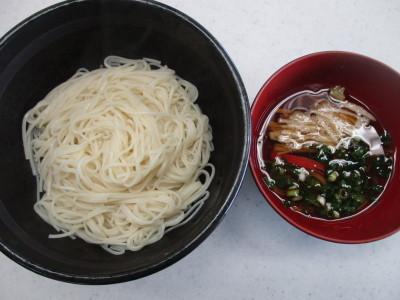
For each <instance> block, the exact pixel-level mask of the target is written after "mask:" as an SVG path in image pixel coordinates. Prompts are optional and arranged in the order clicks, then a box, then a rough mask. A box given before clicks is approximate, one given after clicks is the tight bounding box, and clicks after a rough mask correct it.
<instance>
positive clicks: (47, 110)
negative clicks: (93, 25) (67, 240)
mask: <svg viewBox="0 0 400 300" xmlns="http://www.w3.org/2000/svg"><path fill="white" fill-rule="evenodd" d="M197 96H198V91H197V88H196V87H195V86H194V85H193V84H191V83H190V82H187V81H185V80H183V79H182V78H180V77H178V76H177V75H176V74H175V72H174V70H172V69H169V68H168V67H166V66H162V65H161V63H160V62H159V61H156V60H152V59H139V60H130V59H125V58H122V57H116V56H109V57H107V58H106V59H105V61H104V67H103V68H100V69H97V70H93V71H91V72H89V71H88V70H85V69H79V70H78V72H77V73H76V74H75V75H74V76H73V77H72V78H70V79H69V80H67V81H66V82H64V83H63V84H61V85H59V86H58V87H56V88H55V89H53V90H52V91H51V92H50V93H49V94H48V95H47V96H46V97H45V98H44V99H43V100H42V101H40V102H39V103H38V104H37V105H36V106H35V107H33V108H32V109H31V110H29V111H28V112H27V113H26V115H25V117H24V121H23V126H22V131H23V142H24V147H25V155H26V157H27V159H29V160H30V162H31V166H32V170H33V173H34V175H36V176H37V179H38V192H39V194H38V201H37V202H36V203H35V205H34V209H35V211H36V213H37V214H38V215H39V216H40V217H41V218H42V219H43V220H45V221H46V222H47V223H49V224H50V225H51V226H53V227H54V228H55V229H56V230H57V231H58V232H59V233H58V234H52V235H50V237H53V238H61V237H65V236H70V237H72V238H75V237H79V238H81V239H83V240H85V241H86V242H89V243H93V244H99V245H101V246H102V247H103V248H104V249H105V250H107V251H109V252H111V253H113V254H122V253H124V252H125V251H126V250H131V251H136V250H140V249H141V248H143V247H144V246H146V245H149V244H152V243H154V242H156V241H158V240H159V239H161V238H162V237H163V235H164V234H165V233H166V232H168V231H170V230H172V229H173V228H176V227H178V226H181V225H183V224H185V223H186V222H188V221H189V220H190V219H191V218H192V217H193V216H194V215H196V213H197V212H198V211H199V209H200V208H201V207H202V205H203V204H204V202H205V201H206V199H207V198H208V196H209V192H208V187H209V185H210V182H211V180H212V178H213V176H214V166H213V165H212V164H209V163H208V160H209V158H210V152H211V151H212V150H213V144H212V131H211V127H210V125H209V122H208V118H207V116H206V115H204V114H203V113H202V112H201V110H200V108H199V106H198V105H197V103H196V100H197Z"/></svg>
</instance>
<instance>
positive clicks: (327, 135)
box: [268, 99, 375, 153]
mask: <svg viewBox="0 0 400 300" xmlns="http://www.w3.org/2000/svg"><path fill="white" fill-rule="evenodd" d="M278 114H279V117H278V119H277V121H272V122H270V124H269V126H268V131H269V138H270V139H271V140H274V141H277V142H279V143H281V144H275V149H274V150H275V152H277V153H283V152H291V151H299V150H301V151H307V150H309V147H310V146H313V145H319V144H325V145H329V146H333V147H335V146H337V145H338V144H339V142H340V141H341V140H342V139H344V138H346V137H350V136H352V134H353V132H354V131H355V130H356V129H357V128H360V127H361V126H366V125H368V124H369V123H370V122H371V121H375V118H374V116H372V115H371V114H370V113H369V112H367V111H366V110H365V109H364V108H362V107H360V106H358V105H356V104H353V103H350V102H348V101H328V100H326V99H323V100H319V101H317V102H315V104H314V105H313V106H312V107H311V108H310V109H309V110H307V111H304V110H289V109H279V110H278Z"/></svg>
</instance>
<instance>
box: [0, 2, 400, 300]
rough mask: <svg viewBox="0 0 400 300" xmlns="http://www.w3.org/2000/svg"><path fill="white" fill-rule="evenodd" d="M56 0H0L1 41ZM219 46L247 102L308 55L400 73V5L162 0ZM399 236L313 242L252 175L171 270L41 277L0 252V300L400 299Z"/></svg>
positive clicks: (377, 3) (382, 3) (384, 3)
mask: <svg viewBox="0 0 400 300" xmlns="http://www.w3.org/2000/svg"><path fill="white" fill-rule="evenodd" d="M55 2H56V1H54V0H23V1H22V0H19V1H17V0H0V35H3V34H4V33H5V32H6V31H7V30H9V29H10V28H11V27H12V26H14V25H15V24H16V23H17V22H19V21H21V20H22V19H24V18H26V17H28V16H29V15H30V14H32V13H34V12H35V11H37V10H39V9H42V8H44V7H45V6H47V5H50V4H53V3H55ZM163 2H165V3H167V4H169V5H171V6H173V7H175V8H178V9H180V10H181V11H183V12H185V13H187V14H189V15H190V16H192V17H193V18H194V19H196V20H197V21H199V22H200V23H201V24H203V25H204V26H205V27H206V28H207V29H208V30H210V32H211V33H212V34H213V35H214V36H215V37H216V38H217V39H218V40H219V41H220V42H221V43H222V45H223V46H224V47H225V49H226V50H227V52H228V53H229V55H230V56H231V57H232V59H233V61H234V62H235V63H236V66H237V68H238V70H239V72H240V73H241V75H242V78H243V80H244V83H245V85H246V88H247V92H248V95H249V99H250V101H252V100H253V98H254V96H255V95H256V93H257V91H258V89H259V88H260V86H261V85H262V84H263V82H264V81H265V80H266V78H267V77H268V76H270V75H271V74H272V73H273V72H274V71H275V70H277V69H278V68H279V67H280V66H282V65H283V64H285V63H287V62H289V61H291V60H292V59H294V58H296V57H299V56H301V55H304V54H307V53H311V52H315V51H321V50H350V51H355V52H359V53H363V54H366V55H368V56H371V57H374V58H377V59H378V60H381V61H383V62H385V63H387V64H389V65H391V66H392V67H393V68H395V69H397V70H400V1H399V0H391V1H390V0H387V1H381V0H379V1H377V0H364V1H362V0H359V1H356V0H354V1H345V0H342V1H338V0H337V1H332V0H330V1H328V0H324V1H318V0H314V1H311V0H303V1H299V0H269V1H268V0H265V1H262V0H247V1H240V0H214V1H212V0H208V1H207V0H186V1H185V0H165V1H163ZM399 279H400V233H399V234H397V235H394V236H391V237H389V238H387V239H385V240H382V241H378V242H374V243H370V244H365V245H339V244H333V243H329V242H325V241H321V240H318V239H316V238H313V237H310V236H308V235H306V234H304V233H303V232H301V231H299V230H297V229H295V228H294V227H292V226H291V225H289V224H288V223H286V222H285V221H284V220H283V219H281V218H280V217H279V216H278V215H277V214H276V213H275V212H274V211H273V210H272V208H271V207H270V206H269V205H268V204H266V203H265V201H264V199H263V198H262V197H261V195H260V194H259V192H258V190H257V188H256V186H255V184H254V182H253V179H252V177H251V176H250V174H249V172H248V173H247V175H246V177H245V180H244V183H243V186H242V189H241V192H240V193H239V196H238V197H237V199H236V201H235V203H234V205H233V206H232V208H231V209H230V210H229V212H228V214H227V216H226V217H225V219H224V220H223V222H222V223H221V224H220V225H219V227H218V228H217V229H216V230H215V231H214V232H213V233H212V234H211V236H210V237H209V238H208V239H207V240H206V241H205V242H203V243H202V244H201V245H200V246H199V247H198V248H196V249H195V250H194V251H193V252H192V253H191V254H189V255H188V256H186V257H185V258H184V259H182V260H180V261H179V262H177V263H176V264H174V265H173V266H171V267H169V268H167V269H165V270H163V271H161V272H158V273H156V274H154V275H151V276H149V277H146V278H143V279H140V280H136V281H132V282H128V283H123V284H115V285H111V286H79V285H72V284H67V283H61V282H57V281H54V280H51V279H47V278H44V277H41V276H39V275H36V274H34V273H32V272H30V271H28V270H26V269H24V268H22V267H20V266H19V265H17V264H16V263H14V262H12V261H11V260H10V259H8V258H6V257H5V256H4V255H2V254H0V299H2V300H8V299H10V300H15V299H32V300H35V299H38V300H43V299H68V300H73V299H96V300H102V299H174V300H179V299H230V300H231V299H282V300H284V299H299V300H301V299H324V300H329V299H352V300H356V299H362V300H364V299H385V300H391V299H393V300H397V299H400V284H399Z"/></svg>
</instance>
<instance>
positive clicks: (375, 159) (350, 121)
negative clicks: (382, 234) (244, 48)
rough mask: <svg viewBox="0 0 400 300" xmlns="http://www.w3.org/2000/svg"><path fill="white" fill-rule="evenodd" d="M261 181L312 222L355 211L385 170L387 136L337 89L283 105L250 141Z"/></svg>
mask: <svg viewBox="0 0 400 300" xmlns="http://www.w3.org/2000/svg"><path fill="white" fill-rule="evenodd" d="M257 152H258V161H259V164H260V166H261V170H262V172H263V174H264V175H265V176H264V181H265V184H266V185H267V186H268V187H269V188H270V189H271V190H272V191H273V192H274V193H275V194H276V195H277V196H278V197H279V198H280V199H281V200H282V201H283V203H284V204H285V205H286V206H287V207H288V208H290V209H292V210H294V211H296V212H299V213H302V214H305V215H308V216H312V217H316V218H323V219H339V218H344V217H348V216H351V215H354V214H356V213H357V212H359V211H361V210H363V209H364V208H366V207H368V206H369V205H370V204H371V203H373V202H374V201H377V200H378V199H379V196H380V195H381V194H382V192H383V189H384V187H385V185H386V183H387V181H388V179H389V177H390V175H391V173H392V167H393V152H394V150H393V147H392V144H391V140H390V135H389V133H388V132H386V131H385V130H384V128H382V127H381V126H380V124H379V123H378V122H377V120H376V118H375V117H374V116H373V115H372V114H371V112H369V111H368V110H367V109H366V108H365V107H364V106H363V105H362V104H361V103H360V102H359V101H358V100H357V99H355V98H353V97H351V96H350V95H346V94H345V90H344V88H342V87H339V86H337V87H334V88H331V89H323V90H319V91H318V92H313V91H308V90H306V91H302V92H299V93H296V94H294V95H292V96H290V97H288V98H286V99H285V100H283V101H282V102H281V103H280V104H279V105H278V106H277V107H276V108H275V109H274V110H273V111H272V113H271V114H270V115H269V117H268V118H267V119H266V121H265V123H264V125H263V128H262V130H261V133H260V136H259V138H258V141H257Z"/></svg>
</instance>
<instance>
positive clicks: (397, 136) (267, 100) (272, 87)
mask: <svg viewBox="0 0 400 300" xmlns="http://www.w3.org/2000/svg"><path fill="white" fill-rule="evenodd" d="M335 85H341V86H344V87H345V88H346V91H347V92H349V94H351V95H352V96H354V97H356V98H357V99H359V100H361V101H362V102H363V103H364V104H365V105H366V106H367V107H369V109H370V110H371V111H372V112H373V113H374V114H375V116H376V117H377V119H378V121H379V122H380V123H381V124H382V125H383V127H384V128H385V129H387V130H388V131H389V133H390V134H391V135H392V140H393V143H394V146H395V148H396V149H397V148H398V147H399V143H400V74H399V73H397V72H396V71H395V70H393V69H391V68H390V67H388V66H386V65H384V64H383V63H381V62H379V61H376V60H374V59H371V58H368V57H366V56H363V55H359V54H355V53H349V52H337V51H334V52H333V51H332V52H319V53H314V54H310V55H306V56H303V57H301V58H298V59H296V60H294V61H292V62H290V63H289V64H287V65H285V66H284V67H282V68H281V69H280V70H278V71H277V72H276V73H275V74H274V75H272V77H271V78H270V79H268V81H267V82H266V83H265V84H264V86H263V87H262V88H261V90H260V92H259V93H258V95H257V97H256V99H255V101H254V103H253V105H252V108H251V117H252V122H253V125H252V140H253V144H252V146H251V154H250V166H251V171H252V173H253V176H254V179H255V181H256V183H257V186H258V188H259V189H260V191H261V193H262V194H263V195H264V197H265V199H266V200H267V201H268V203H269V204H270V205H271V206H272V207H273V208H274V209H275V210H276V211H277V212H278V213H279V214H280V215H281V216H282V217H283V218H285V219H286V220H287V221H288V222H289V223H291V224H292V225H294V226H296V227H297V228H299V229H301V230H303V231H304V232H306V233H309V234H311V235H313V236H316V237H318V238H321V239H325V240H329V241H333V242H340V243H366V242H371V241H375V240H379V239H382V238H385V237H387V236H389V235H391V234H393V233H395V232H396V231H398V230H399V229H400V177H399V176H400V174H399V173H400V168H399V159H398V151H395V154H394V156H395V157H394V158H395V159H394V161H395V162H394V170H393V173H392V176H391V178H390V179H389V182H388V184H387V187H386V189H385V191H384V192H383V194H382V196H381V197H380V198H379V200H378V201H377V202H375V203H374V204H373V205H371V206H370V207H368V208H367V209H365V210H364V211H362V212H360V213H358V214H357V215H354V216H352V217H349V218H346V219H339V220H334V221H328V220H322V219H317V218H311V217H308V216H305V215H302V214H300V213H297V212H294V211H292V210H291V209H290V208H287V207H285V206H284V205H283V203H282V201H281V200H280V199H279V198H278V197H276V196H275V194H274V193H272V192H271V191H270V190H269V189H268V187H267V186H266V185H265V183H264V182H263V176H262V173H261V171H260V166H259V164H258V162H257V153H256V141H257V138H258V135H259V132H260V129H261V126H262V124H263V122H264V120H265V118H266V117H267V116H268V114H269V113H270V111H271V110H272V109H273V108H274V107H275V106H276V105H277V103H278V102H279V101H281V100H283V99H284V98H286V97H288V96H290V95H291V94H293V93H295V92H299V91H301V90H304V89H310V88H311V89H318V88H327V87H332V86H335Z"/></svg>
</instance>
